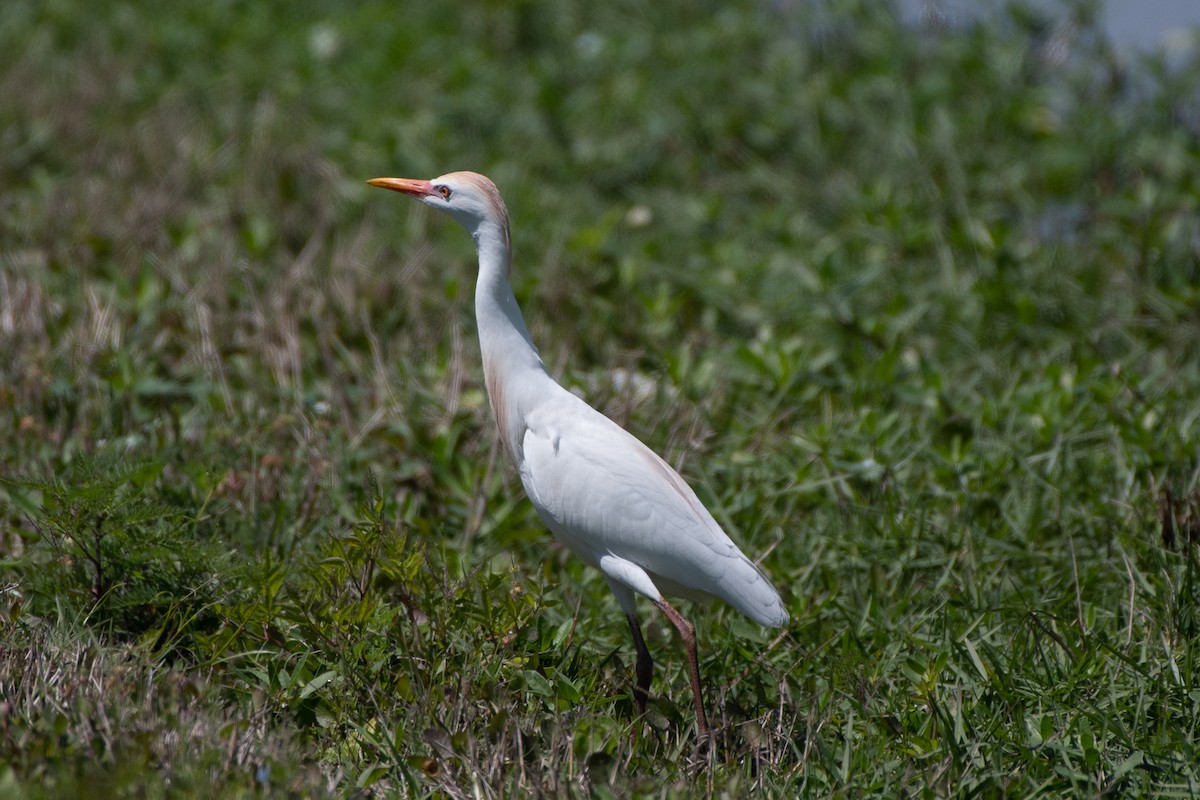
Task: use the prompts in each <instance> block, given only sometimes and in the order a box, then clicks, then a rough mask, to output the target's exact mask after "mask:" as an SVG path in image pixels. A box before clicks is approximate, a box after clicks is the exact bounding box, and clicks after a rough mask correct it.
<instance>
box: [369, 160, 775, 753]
mask: <svg viewBox="0 0 1200 800" xmlns="http://www.w3.org/2000/svg"><path fill="white" fill-rule="evenodd" d="M367 182H368V183H369V184H371V185H372V186H379V187H382V188H384V189H392V190H394V191H397V192H402V193H404V194H406V195H409V196H410V197H414V198H416V199H417V200H420V201H421V202H422V203H424V204H425V205H427V206H429V207H430V208H434V209H437V210H438V211H442V212H445V213H447V214H449V215H450V216H451V217H453V218H454V219H456V220H458V221H459V222H460V223H461V224H462V225H463V226H464V227H465V228H466V229H467V231H468V232H470V234H471V236H472V238H474V240H475V247H476V249H477V252H478V256H479V276H478V279H477V281H476V285H475V317H476V320H477V323H478V326H479V341H480V345H481V348H482V351H483V372H484V379H485V383H486V385H487V393H488V398H489V400H490V401H491V404H492V410H493V412H494V413H495V416H496V424H497V425H498V427H499V429H500V437H501V439H502V440H503V442H504V446H505V448H506V449H507V450H508V453H509V455H510V456H512V460H513V462H514V463H515V464H516V466H517V471H518V472H519V473H520V476H521V483H522V485H524V487H525V492H526V494H528V495H529V499H530V501H531V502H532V503H533V507H534V508H535V509H537V512H538V514H539V515H540V516H541V518H542V520H543V521H544V522H545V523H546V526H547V527H549V528H550V530H551V531H552V532H553V533H554V535H555V536H556V537H557V538H558V539H559V541H561V542H562V543H563V544H564V545H566V546H567V547H568V548H569V549H570V550H571V552H573V553H574V554H575V555H576V556H578V557H579V558H581V559H583V561H584V562H585V563H587V564H589V565H591V566H593V567H595V568H596V569H598V570H600V572H601V574H603V575H604V579H605V581H607V583H608V585H609V587H611V589H612V591H613V593H614V594H615V595H616V597H617V602H618V603H620V605H621V608H622V609H623V610H624V611H625V617H626V619H627V620H628V621H629V629H630V631H632V633H633V643H634V646H635V647H636V648H637V684H636V687H635V689H634V699H635V700H636V702H637V704H638V708H639V709H640V711H641V712H642V713H645V710H646V700H647V692H648V691H649V688H650V678H651V675H652V673H653V669H654V663H653V661H652V660H651V657H650V652H649V651H648V650H647V649H646V642H645V640H644V639H643V638H642V631H641V627H640V625H639V623H638V619H637V606H636V603H635V601H634V598H635V595H638V594H641V595H645V596H646V597H648V598H650V600H651V601H652V602H653V603H654V604H655V605H656V606H658V608H659V609H660V610H661V611H662V612H663V613H664V614H665V615H666V617H667V619H669V620H670V621H671V624H673V625H674V626H675V628H676V630H678V631H679V636H680V638H681V639H682V640H683V644H684V646H685V648H686V649H687V657H688V667H689V668H690V672H691V680H692V691H693V694H694V696H695V700H696V728H697V730H698V731H699V733H700V735H701V736H704V735H705V734H707V732H708V719H707V717H706V716H705V713H704V700H703V695H702V693H701V688H700V665H699V662H698V660H697V657H696V634H695V629H694V628H693V627H692V624H691V623H690V622H688V621H687V620H686V619H684V618H683V615H682V614H680V613H679V612H678V611H676V610H675V608H674V606H672V605H671V604H670V603H668V602H667V600H666V598H665V597H664V596H663V594H664V592H665V593H667V594H670V595H672V596H683V597H686V598H689V599H704V598H706V597H708V596H716V597H720V598H721V599H723V600H725V601H726V602H728V603H729V604H730V605H732V606H733V607H734V608H736V609H737V610H739V611H741V612H742V613H743V614H745V615H746V616H748V617H750V618H751V619H752V620H754V621H755V622H757V623H759V624H762V625H769V626H772V627H776V626H780V625H784V624H786V623H787V621H788V613H787V610H786V609H784V607H783V603H782V601H781V600H780V598H779V593H778V592H776V591H775V587H774V586H772V585H771V582H770V581H769V580H768V579H767V577H766V576H765V575H764V574H763V573H762V571H761V570H760V569H759V568H758V567H757V566H755V564H754V562H752V561H751V560H750V559H748V558H746V556H745V555H743V554H742V552H741V550H739V549H738V547H737V545H735V544H734V543H733V542H732V541H730V539H729V537H728V536H727V535H726V534H725V532H724V531H723V530H721V526H720V525H718V524H717V522H716V520H714V519H713V517H712V514H710V513H709V512H708V510H707V509H706V508H705V507H704V506H703V504H701V502H700V500H699V498H697V497H696V493H695V492H693V491H692V489H691V487H689V486H688V485H687V483H685V482H684V480H683V479H682V478H681V477H679V474H678V473H677V472H676V471H675V470H673V469H672V468H671V467H670V465H668V464H667V462H665V461H663V460H662V459H661V458H659V457H658V456H657V455H655V453H654V452H653V451H651V450H650V448H648V447H646V445H644V444H642V443H641V442H640V441H638V440H637V439H636V438H634V437H633V436H632V435H631V434H630V433H628V432H626V431H625V430H624V429H623V428H621V427H620V426H619V425H617V424H616V423H615V422H613V421H612V420H610V419H609V418H608V417H606V416H604V415H603V414H601V413H600V412H599V411H596V410H595V409H593V408H592V407H591V406H589V405H588V404H587V403H585V402H584V401H583V400H581V399H580V398H579V397H577V396H576V395H574V394H572V393H571V392H569V391H567V390H566V389H564V388H563V387H562V386H560V385H559V384H558V383H557V382H556V381H555V380H554V378H552V377H551V376H550V374H549V373H548V372H547V371H546V367H545V365H544V364H543V363H542V359H541V357H540V356H539V355H538V351H537V348H536V347H534V345H533V341H532V340H531V339H530V337H529V330H528V329H527V328H526V327H525V320H524V318H523V317H522V316H521V310H520V308H518V306H517V301H516V298H514V297H513V292H512V286H511V284H510V283H509V270H510V268H511V259H512V249H511V243H510V238H509V226H508V212H507V210H506V209H505V207H504V201H503V200H501V199H500V192H499V191H497V189H496V186H495V185H494V184H493V183H492V182H491V181H490V180H488V179H487V178H486V177H484V176H483V175H479V174H476V173H474V172H452V173H449V174H447V175H443V176H441V177H439V178H434V179H433V180H431V181H427V180H411V179H407V178H373V179H371V180H369V181H367Z"/></svg>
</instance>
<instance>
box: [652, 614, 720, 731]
mask: <svg viewBox="0 0 1200 800" xmlns="http://www.w3.org/2000/svg"><path fill="white" fill-rule="evenodd" d="M654 605H656V606H658V607H659V609H660V610H661V611H662V612H663V613H664V614H666V615H667V619H669V620H671V624H672V625H674V626H675V630H677V631H679V638H680V639H682V640H683V646H684V647H685V648H687V657H688V667H689V668H690V669H691V672H692V694H693V695H695V697H696V732H697V733H698V734H700V736H701V737H704V736H706V735H707V734H708V717H706V716H705V715H704V695H703V693H702V692H701V691H700V660H699V659H698V658H697V657H696V629H695V628H694V627H692V623H690V622H688V621H687V620H686V619H684V618H683V615H682V614H680V613H679V612H678V611H676V610H675V607H674V606H672V605H671V604H670V603H668V602H667V601H666V600H665V599H659V600H655V601H654Z"/></svg>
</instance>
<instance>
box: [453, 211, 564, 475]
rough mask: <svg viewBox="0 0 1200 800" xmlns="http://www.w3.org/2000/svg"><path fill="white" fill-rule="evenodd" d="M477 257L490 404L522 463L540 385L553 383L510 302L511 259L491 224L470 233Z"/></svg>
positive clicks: (504, 234)
mask: <svg viewBox="0 0 1200 800" xmlns="http://www.w3.org/2000/svg"><path fill="white" fill-rule="evenodd" d="M471 235H472V237H473V238H474V239H475V247H476V250H477V251H478V254H479V277H478V278H477V279H476V282H475V319H476V322H477V324H478V326H479V345H480V350H481V351H482V354H483V373H484V378H485V381H486V384H487V392H488V399H489V400H490V401H491V404H492V410H493V411H494V412H495V414H496V423H497V425H498V426H499V427H500V436H501V438H502V439H503V440H504V443H505V445H506V446H507V447H508V449H509V452H510V453H511V454H512V455H513V458H514V459H516V460H518V462H519V460H520V458H519V455H518V453H519V451H520V441H519V438H520V437H521V436H522V435H523V432H524V428H523V425H522V421H523V419H524V414H525V412H526V410H527V409H528V407H529V404H530V403H531V402H533V401H535V400H536V397H535V396H530V392H531V391H534V392H536V390H537V387H539V386H541V385H543V384H542V381H543V380H551V379H550V376H549V374H548V373H547V372H546V367H545V366H544V365H543V364H542V359H541V356H539V355H538V351H537V348H536V347H534V345H533V340H532V339H531V338H530V336H529V329H528V328H527V327H525V318H524V317H522V316H521V309H520V307H519V306H518V305H517V299H516V297H514V296H513V291H512V284H511V283H509V279H508V273H509V265H510V264H511V259H512V254H511V250H510V246H509V241H508V231H507V230H505V228H504V227H503V226H502V225H498V224H495V223H493V222H491V221H485V222H481V223H480V224H479V225H478V226H477V227H476V228H475V229H474V230H472V231H471Z"/></svg>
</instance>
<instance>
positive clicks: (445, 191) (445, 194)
mask: <svg viewBox="0 0 1200 800" xmlns="http://www.w3.org/2000/svg"><path fill="white" fill-rule="evenodd" d="M437 191H438V194H440V195H441V196H442V199H443V200H449V199H450V187H449V186H439V187H437Z"/></svg>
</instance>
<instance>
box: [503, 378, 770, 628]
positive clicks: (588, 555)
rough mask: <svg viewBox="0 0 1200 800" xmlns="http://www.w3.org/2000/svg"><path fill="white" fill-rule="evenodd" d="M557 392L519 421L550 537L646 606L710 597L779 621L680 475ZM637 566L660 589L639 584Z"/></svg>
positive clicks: (763, 590)
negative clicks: (665, 596)
mask: <svg viewBox="0 0 1200 800" xmlns="http://www.w3.org/2000/svg"><path fill="white" fill-rule="evenodd" d="M555 388H556V389H558V391H557V392H554V393H553V397H551V398H543V401H542V402H540V403H538V404H537V406H536V408H533V409H530V410H529V412H528V413H527V414H526V415H525V420H524V421H525V426H526V430H525V432H524V436H523V437H522V440H521V441H522V448H521V453H520V454H519V455H518V467H519V469H520V473H521V480H522V482H523V483H524V485H525V491H526V493H527V494H528V495H529V498H530V500H531V501H532V502H533V505H534V507H535V508H536V509H537V511H538V513H539V514H540V515H541V517H542V519H543V520H544V521H545V522H546V524H547V526H548V527H549V528H550V529H551V530H552V531H553V532H554V533H555V535H556V536H558V538H559V539H560V540H561V541H562V542H563V543H564V544H565V545H567V546H568V547H569V548H570V549H571V550H572V551H573V552H575V553H576V554H577V555H578V556H579V557H581V558H582V559H584V561H586V562H587V563H589V564H591V565H592V566H594V567H597V568H599V569H601V570H602V571H603V572H604V573H605V575H606V576H607V577H608V578H610V579H611V580H616V581H618V582H619V583H622V584H624V585H626V586H628V587H629V588H630V589H633V590H634V591H637V592H640V593H641V594H646V595H648V596H650V597H652V598H654V599H657V598H658V596H659V595H658V594H657V592H655V591H652V590H654V589H656V588H657V589H658V590H666V591H668V592H672V593H676V594H678V593H682V594H684V595H685V596H686V595H695V594H709V595H715V596H717V597H720V598H722V599H724V600H725V601H727V602H728V603H729V604H730V605H732V606H734V607H735V608H737V609H738V610H739V611H741V612H742V613H744V614H746V615H747V616H748V617H750V618H751V619H753V620H755V621H756V622H758V623H760V624H763V625H782V624H784V623H785V622H787V619H788V615H787V611H785V610H784V608H783V604H782V602H781V601H780V599H779V594H778V593H777V592H776V591H775V588H774V587H773V586H772V585H771V583H770V581H769V580H767V578H766V576H765V575H763V574H762V572H761V571H760V570H759V569H758V567H756V566H755V565H754V564H753V562H751V561H750V560H749V559H747V558H746V556H745V555H743V554H742V552H741V551H740V550H739V549H738V548H737V545H735V544H734V543H733V542H732V541H731V540H730V539H729V537H728V536H727V535H726V534H725V532H724V531H723V530H721V527H720V526H719V525H718V524H717V522H716V520H714V519H713V517H712V515H711V514H710V513H709V512H708V510H707V509H706V508H704V506H703V505H702V504H701V502H700V500H699V498H697V497H696V493H695V492H693V491H692V489H691V487H689V486H688V485H687V483H685V482H684V480H683V479H682V478H681V477H679V474H678V473H676V472H675V470H673V469H672V468H671V467H670V465H668V464H667V463H666V462H665V461H663V460H662V459H661V458H659V457H658V456H657V455H656V454H655V453H654V452H653V451H652V450H650V448H648V447H646V446H645V445H644V444H642V443H641V442H640V441H638V440H637V439H636V438H634V437H633V436H632V435H631V434H629V433H628V432H627V431H625V430H624V429H623V428H621V427H620V426H619V425H617V424H616V423H615V422H613V421H612V420H610V419H608V418H607V417H605V416H604V415H603V414H601V413H600V412H598V411H596V410H595V409H593V408H592V407H591V406H589V405H587V403H585V402H583V401H582V400H580V399H579V398H578V397H576V396H575V395H573V394H571V393H570V392H567V391H566V390H565V389H562V388H561V387H557V386H556V387H555ZM602 562H604V563H602ZM613 565H617V568H613ZM606 567H607V568H606ZM637 568H640V569H641V570H644V571H645V573H647V574H648V577H649V580H650V581H654V582H656V583H657V584H658V585H657V586H655V585H654V584H653V583H650V584H648V583H647V582H646V581H645V580H642V578H644V577H645V576H641V575H639V574H637V573H638V569H637Z"/></svg>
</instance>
